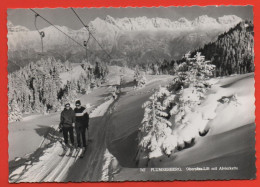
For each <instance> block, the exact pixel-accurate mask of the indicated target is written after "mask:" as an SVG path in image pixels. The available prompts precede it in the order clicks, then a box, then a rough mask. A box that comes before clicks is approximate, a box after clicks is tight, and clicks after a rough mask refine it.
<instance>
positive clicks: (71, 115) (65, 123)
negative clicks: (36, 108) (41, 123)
mask: <svg viewBox="0 0 260 187" xmlns="http://www.w3.org/2000/svg"><path fill="white" fill-rule="evenodd" d="M75 121H76V118H75V112H74V111H73V109H72V108H70V109H66V108H64V110H63V111H62V112H61V115H60V127H72V123H75Z"/></svg>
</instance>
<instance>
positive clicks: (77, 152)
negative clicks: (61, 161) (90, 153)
mask: <svg viewBox="0 0 260 187" xmlns="http://www.w3.org/2000/svg"><path fill="white" fill-rule="evenodd" d="M85 153H86V149H82V148H80V149H79V148H68V149H63V152H62V153H61V154H60V155H59V156H61V157H63V156H67V157H75V158H77V157H79V158H83V157H84V155H85Z"/></svg>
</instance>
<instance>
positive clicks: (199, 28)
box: [7, 15, 242, 63]
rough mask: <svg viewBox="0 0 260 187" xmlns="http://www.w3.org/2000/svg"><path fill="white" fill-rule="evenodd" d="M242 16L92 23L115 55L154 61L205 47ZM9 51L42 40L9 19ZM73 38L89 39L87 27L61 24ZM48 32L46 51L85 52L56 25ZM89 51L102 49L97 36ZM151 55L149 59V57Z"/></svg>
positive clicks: (35, 45)
mask: <svg viewBox="0 0 260 187" xmlns="http://www.w3.org/2000/svg"><path fill="white" fill-rule="evenodd" d="M241 21H242V19H241V18H239V17H237V16H235V15H226V16H222V17H219V18H217V19H215V18H212V17H208V16H207V15H203V16H200V17H198V18H196V19H194V20H188V19H186V18H180V19H178V20H177V21H172V20H170V19H166V18H157V17H156V18H147V17H136V18H113V17H111V16H107V17H106V18H105V19H101V18H96V19H95V20H93V21H91V22H90V23H89V24H88V25H89V28H90V30H91V31H92V33H93V35H94V36H95V37H96V39H97V40H98V41H99V42H100V44H101V45H102V46H103V48H104V49H105V50H106V51H107V52H108V53H110V54H111V55H113V56H114V57H115V58H124V59H125V60H126V61H127V62H129V61H134V62H136V63H141V62H143V61H146V62H149V61H153V60H152V59H151V54H152V56H155V58H159V59H160V58H166V59H167V58H169V59H170V58H180V57H181V56H182V55H183V54H184V53H185V52H187V50H192V49H194V48H197V47H201V46H203V45H204V44H206V43H208V42H210V41H212V40H214V39H215V38H216V37H217V36H218V35H219V34H221V33H223V32H225V31H227V30H229V29H230V28H231V27H233V26H235V25H236V24H238V23H239V22H241ZM7 27H8V47H9V52H12V51H26V50H35V51H38V52H40V51H41V40H40V36H39V33H38V32H37V31H36V30H29V29H27V28H25V27H23V26H14V25H13V24H12V23H11V22H8V25H7ZM57 27H58V28H59V29H61V30H62V31H63V32H65V33H67V34H68V35H69V36H71V37H72V38H73V39H75V40H76V41H78V42H79V43H82V44H83V41H84V40H87V38H88V32H87V30H86V29H85V28H81V29H79V30H72V29H70V28H67V27H65V26H57ZM40 31H44V32H45V37H44V39H43V44H44V51H52V52H58V53H64V51H65V52H69V53H72V54H75V53H78V52H80V53H82V54H85V51H84V49H83V48H81V47H80V46H79V45H78V44H76V43H75V42H73V41H72V40H71V39H69V38H68V37H67V36H65V35H64V34H62V33H61V32H59V31H58V30H57V29H55V28H54V27H52V26H49V27H46V28H43V29H41V30H40ZM88 46H89V50H90V51H98V50H100V47H99V46H98V45H97V43H96V41H95V40H93V38H91V39H90V41H89V44H88ZM147 58H148V60H147Z"/></svg>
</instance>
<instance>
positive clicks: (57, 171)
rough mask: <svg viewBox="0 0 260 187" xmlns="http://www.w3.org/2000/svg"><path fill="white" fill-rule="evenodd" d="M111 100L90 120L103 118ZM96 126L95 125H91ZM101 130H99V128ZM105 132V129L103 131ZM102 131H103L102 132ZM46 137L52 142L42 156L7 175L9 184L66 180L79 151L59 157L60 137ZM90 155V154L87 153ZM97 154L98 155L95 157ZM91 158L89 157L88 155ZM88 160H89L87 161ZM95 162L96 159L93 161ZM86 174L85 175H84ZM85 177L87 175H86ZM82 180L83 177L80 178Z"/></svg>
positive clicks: (60, 148)
mask: <svg viewBox="0 0 260 187" xmlns="http://www.w3.org/2000/svg"><path fill="white" fill-rule="evenodd" d="M113 101H114V100H113V99H109V100H107V101H106V102H104V103H102V104H101V105H99V106H98V107H96V108H95V109H94V110H93V111H92V112H91V113H90V118H96V117H101V116H103V115H104V114H105V113H106V111H107V110H108V108H109V106H110V105H111V104H112V103H113ZM93 125H96V124H93ZM100 130H101V128H100ZM104 130H105V129H104ZM104 130H103V131H104ZM99 135H100V133H95V139H97V140H98V136H99ZM47 136H51V138H53V141H51V142H49V141H47V142H48V143H47V142H46V145H42V146H44V147H43V148H42V149H43V152H42V154H41V155H40V156H39V158H38V159H36V160H35V161H30V160H29V162H30V164H28V165H22V166H20V167H18V168H17V169H15V170H14V171H13V172H12V173H11V174H10V175H9V182H11V183H20V182H63V181H64V180H65V179H66V178H67V174H68V171H69V170H70V168H71V167H72V166H73V165H74V164H75V163H76V161H77V160H78V159H79V155H80V151H81V150H77V149H72V151H73V152H72V154H71V155H69V152H70V151H71V150H70V149H68V150H67V152H66V154H65V155H64V156H60V154H61V153H62V151H63V148H62V144H61V143H60V142H59V139H60V137H59V136H60V135H59V134H58V132H57V131H56V132H54V133H53V134H51V133H49V134H48V135H47ZM103 143H104V142H99V147H100V148H101V146H102V147H103ZM93 151H94V152H95V153H93V154H92V156H93V155H94V157H96V158H97V157H99V156H103V155H100V154H101V152H100V151H101V150H100V149H99V150H96V151H95V150H93ZM87 154H91V153H87ZM97 154H98V155H97ZM68 155H69V156H68ZM90 156H91V155H90ZM88 160H89V159H88ZM94 160H96V159H94ZM89 162H90V163H86V165H89V164H90V165H91V167H95V166H93V163H92V162H91V161H89ZM86 169H87V168H86ZM85 174H86V173H85ZM86 175H87V174H86ZM82 178H84V176H82ZM75 180H76V179H75Z"/></svg>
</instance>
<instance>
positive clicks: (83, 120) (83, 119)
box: [74, 106, 89, 128]
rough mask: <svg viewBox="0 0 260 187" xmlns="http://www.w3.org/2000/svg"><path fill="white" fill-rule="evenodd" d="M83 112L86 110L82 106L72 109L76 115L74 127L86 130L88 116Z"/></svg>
mask: <svg viewBox="0 0 260 187" xmlns="http://www.w3.org/2000/svg"><path fill="white" fill-rule="evenodd" d="M85 110H86V108H85V107H83V106H81V107H80V108H75V109H74V112H75V115H76V126H78V127H79V126H82V127H86V128H88V123H89V115H88V113H87V112H86V111H85Z"/></svg>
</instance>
